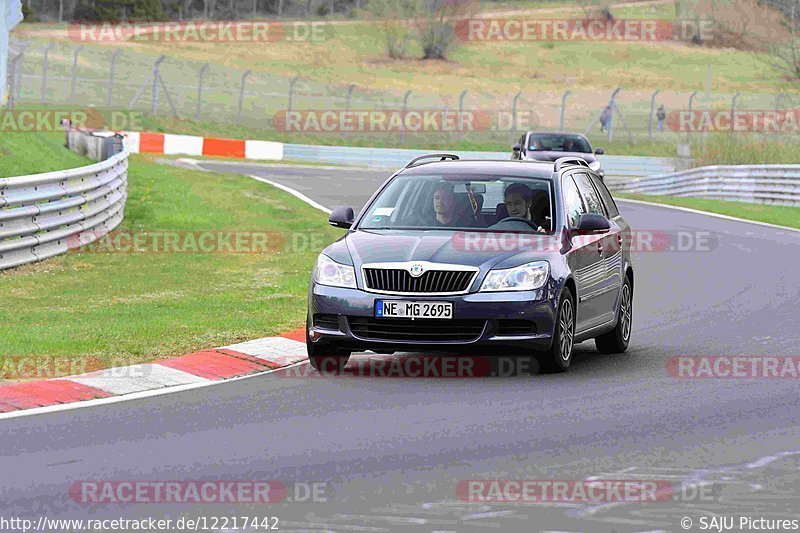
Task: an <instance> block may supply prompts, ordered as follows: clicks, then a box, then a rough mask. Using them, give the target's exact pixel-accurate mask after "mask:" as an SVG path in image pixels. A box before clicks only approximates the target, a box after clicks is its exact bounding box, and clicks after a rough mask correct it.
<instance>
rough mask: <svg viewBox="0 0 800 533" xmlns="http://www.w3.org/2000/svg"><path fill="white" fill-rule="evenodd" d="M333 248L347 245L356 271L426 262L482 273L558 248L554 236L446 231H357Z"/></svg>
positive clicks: (558, 245)
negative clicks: (380, 265)
mask: <svg viewBox="0 0 800 533" xmlns="http://www.w3.org/2000/svg"><path fill="white" fill-rule="evenodd" d="M334 244H335V245H338V246H341V245H342V244H344V245H346V247H347V250H348V251H349V255H350V257H351V258H352V260H353V264H354V265H355V266H356V268H360V267H361V265H363V264H365V263H390V262H392V263H393V262H406V261H428V262H431V263H449V264H457V265H466V266H473V267H479V268H481V270H488V269H490V268H494V267H498V266H499V267H500V268H509V267H513V266H518V265H520V264H523V263H526V262H529V261H535V260H539V259H543V258H544V257H545V256H548V255H550V254H551V253H553V252H557V251H558V249H559V248H560V246H561V245H560V241H559V240H558V238H557V237H556V236H555V235H536V234H530V233H527V234H516V233H495V232H492V233H489V232H477V231H446V230H356V231H352V232H350V233H349V234H348V235H347V236H346V237H345V238H344V239H342V240H340V241H338V242H337V243H334ZM337 251H338V252H340V253H341V252H342V250H337ZM337 255H338V254H337ZM334 259H335V258H334Z"/></svg>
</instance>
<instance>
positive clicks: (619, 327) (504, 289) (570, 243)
mask: <svg viewBox="0 0 800 533" xmlns="http://www.w3.org/2000/svg"><path fill="white" fill-rule="evenodd" d="M330 224H331V225H333V226H336V227H340V228H344V229H346V230H347V233H346V234H345V235H344V236H342V237H341V238H340V239H339V240H337V241H336V242H334V243H333V244H331V245H330V246H328V247H327V248H325V249H324V250H323V251H322V253H321V254H320V255H319V258H318V260H317V263H316V266H315V267H314V269H313V272H312V274H311V282H310V287H309V298H308V315H307V325H306V336H307V339H306V340H307V347H308V355H309V359H310V362H311V365H312V366H314V367H315V368H317V369H320V368H323V367H325V368H333V369H337V370H340V369H341V368H343V367H344V365H345V364H346V363H347V360H348V358H349V356H350V354H351V353H352V352H357V351H365V350H370V351H373V352H377V353H393V352H396V351H405V352H420V351H425V352H434V353H439V352H442V353H455V354H466V353H474V352H476V351H477V352H480V353H484V354H491V353H501V352H502V353H509V352H510V351H511V352H513V353H516V354H519V355H525V356H536V357H537V358H538V359H539V361H540V364H541V367H542V369H543V370H546V371H565V370H566V369H567V368H568V367H569V365H570V362H571V361H572V352H573V345H574V343H576V342H581V341H584V340H588V339H592V338H593V339H595V343H596V346H597V348H598V350H599V351H601V352H604V353H615V352H623V351H625V350H626V349H627V347H628V343H629V342H630V336H631V320H632V316H633V286H634V275H633V265H632V262H631V255H630V247H629V243H630V231H631V230H630V226H629V225H628V223H627V222H626V221H625V220H624V219H623V218H622V216H620V214H619V211H618V210H617V206H616V205H615V203H614V200H613V198H612V196H611V194H610V193H609V191H608V189H607V188H606V186H605V184H604V183H603V181H602V180H601V179H599V177H598V176H597V174H595V172H594V171H593V170H592V169H591V168H589V166H588V165H587V163H586V162H585V161H584V160H582V159H577V158H574V157H565V158H561V159H558V160H556V161H555V162H538V161H467V160H460V159H458V156H455V155H451V154H432V155H429V156H422V157H420V158H417V159H415V160H413V161H411V162H410V163H409V164H408V165H407V166H406V167H405V168H403V169H401V170H400V171H398V172H396V173H395V174H394V175H393V176H391V177H390V178H389V179H388V180H387V181H386V182H385V183H384V184H383V185H382V186H381V187H380V188H379V189H378V191H377V192H376V193H375V194H374V195H373V196H372V198H370V200H369V201H368V202H367V204H366V205H365V206H364V208H363V209H362V210H361V212H360V214H359V216H358V217H355V216H354V211H353V209H352V208H349V207H340V208H338V209H336V210H334V211H333V212H332V213H331V215H330Z"/></svg>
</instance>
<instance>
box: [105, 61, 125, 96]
mask: <svg viewBox="0 0 800 533" xmlns="http://www.w3.org/2000/svg"><path fill="white" fill-rule="evenodd" d="M120 52H122V50H115V51H114V53H113V54H111V61H110V62H109V65H108V98H107V100H106V105H107V106H108V107H111V104H112V103H113V101H114V72H115V71H116V69H117V58H118V57H119V54H120Z"/></svg>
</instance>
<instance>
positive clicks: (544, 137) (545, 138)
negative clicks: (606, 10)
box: [528, 133, 592, 153]
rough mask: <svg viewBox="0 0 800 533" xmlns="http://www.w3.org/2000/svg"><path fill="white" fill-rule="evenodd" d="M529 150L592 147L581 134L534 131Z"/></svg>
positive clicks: (571, 149)
mask: <svg viewBox="0 0 800 533" xmlns="http://www.w3.org/2000/svg"><path fill="white" fill-rule="evenodd" d="M528 150H530V151H534V152H583V153H589V152H591V151H592V147H591V146H590V145H589V143H588V142H587V141H586V139H584V138H583V137H581V136H580V135H561V134H557V133H554V134H547V133H534V134H532V135H530V137H529V138H528Z"/></svg>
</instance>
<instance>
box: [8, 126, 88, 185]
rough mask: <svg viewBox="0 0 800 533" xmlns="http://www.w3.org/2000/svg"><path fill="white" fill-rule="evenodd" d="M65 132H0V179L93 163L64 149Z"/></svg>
mask: <svg viewBox="0 0 800 533" xmlns="http://www.w3.org/2000/svg"><path fill="white" fill-rule="evenodd" d="M64 141H65V139H64V133H0V178H8V177H11V176H22V175H26V174H38V173H40V172H50V171H51V170H64V169H68V168H75V167H81V166H84V165H88V164H91V163H93V161H92V160H90V159H88V158H85V157H83V156H80V155H78V154H76V153H75V152H72V151H70V150H68V149H67V148H66V147H65V146H64Z"/></svg>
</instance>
